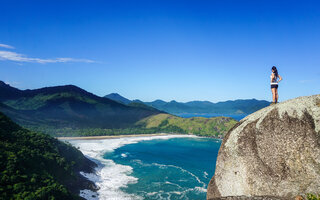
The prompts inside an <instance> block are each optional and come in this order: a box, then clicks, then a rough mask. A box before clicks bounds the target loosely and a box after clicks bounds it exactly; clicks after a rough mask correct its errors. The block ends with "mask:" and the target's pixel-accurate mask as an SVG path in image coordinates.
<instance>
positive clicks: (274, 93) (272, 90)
mask: <svg viewBox="0 0 320 200" xmlns="http://www.w3.org/2000/svg"><path fill="white" fill-rule="evenodd" d="M271 92H272V102H274V103H275V102H276V88H271Z"/></svg>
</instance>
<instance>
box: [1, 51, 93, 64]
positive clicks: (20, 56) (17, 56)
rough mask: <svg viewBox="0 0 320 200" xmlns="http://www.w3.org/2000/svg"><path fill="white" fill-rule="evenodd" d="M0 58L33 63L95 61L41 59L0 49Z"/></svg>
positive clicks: (85, 61)
mask: <svg viewBox="0 0 320 200" xmlns="http://www.w3.org/2000/svg"><path fill="white" fill-rule="evenodd" d="M0 60H10V61H16V62H33V63H41V64H45V63H66V62H84V63H93V62H95V61H93V60H89V59H76V58H53V59H43V58H29V57H27V56H25V55H23V54H18V53H16V52H13V51H0Z"/></svg>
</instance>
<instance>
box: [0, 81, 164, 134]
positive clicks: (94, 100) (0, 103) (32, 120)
mask: <svg viewBox="0 0 320 200" xmlns="http://www.w3.org/2000/svg"><path fill="white" fill-rule="evenodd" d="M0 111H1V112H3V113H4V114H6V115H7V116H9V117H10V118H11V119H13V120H14V121H15V122H17V123H18V124H19V125H22V126H25V127H30V126H32V127H37V126H39V127H42V129H43V128H44V127H49V128H58V129H64V128H73V129H74V128H77V129H87V128H91V129H95V128H98V129H119V128H129V127H131V126H132V125H133V124H134V123H136V122H137V121H139V120H141V119H143V118H145V117H148V116H151V115H155V114H159V113H161V111H159V110H157V109H154V108H152V107H149V106H147V105H144V104H138V103H136V104H133V105H124V104H122V103H118V102H115V101H113V100H110V99H107V98H103V97H98V96H96V95H94V94H92V93H89V92H87V91H85V90H83V89H81V88H79V87H76V86H73V85H66V86H56V87H47V88H41V89H36V90H19V89H17V88H13V87H11V86H10V85H7V84H5V83H3V82H1V81H0Z"/></svg>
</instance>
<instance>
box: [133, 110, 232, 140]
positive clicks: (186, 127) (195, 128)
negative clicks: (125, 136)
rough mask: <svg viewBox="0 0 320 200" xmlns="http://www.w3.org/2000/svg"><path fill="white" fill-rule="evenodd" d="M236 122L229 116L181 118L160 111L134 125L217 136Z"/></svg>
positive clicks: (224, 132)
mask: <svg viewBox="0 0 320 200" xmlns="http://www.w3.org/2000/svg"><path fill="white" fill-rule="evenodd" d="M236 123H237V121H236V120H234V119H232V118H229V117H213V118H204V117H192V118H181V117H177V116H173V115H169V114H164V113H162V114H158V115H154V116H151V117H147V118H145V119H143V120H140V121H139V122H137V123H136V125H137V126H139V127H142V128H146V129H152V128H157V129H158V130H160V131H161V130H167V129H169V130H173V131H174V132H175V130H177V131H178V132H180V133H187V134H194V135H199V136H211V137H217V136H218V135H224V134H226V133H227V132H228V131H229V130H230V129H231V128H232V127H233V126H234V125H235V124H236Z"/></svg>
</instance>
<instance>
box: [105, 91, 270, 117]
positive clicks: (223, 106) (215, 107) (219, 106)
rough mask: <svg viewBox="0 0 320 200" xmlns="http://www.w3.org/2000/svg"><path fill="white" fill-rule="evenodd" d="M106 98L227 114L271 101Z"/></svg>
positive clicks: (187, 111)
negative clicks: (150, 100) (145, 100)
mask: <svg viewBox="0 0 320 200" xmlns="http://www.w3.org/2000/svg"><path fill="white" fill-rule="evenodd" d="M104 97H105V98H108V99H112V100H114V101H117V102H119V103H123V104H125V105H130V104H132V103H135V102H137V103H140V104H142V103H143V104H145V105H148V106H151V107H153V108H155V109H158V110H161V111H164V112H167V113H170V114H173V115H180V114H191V113H192V114H194V113H196V114H208V113H212V114H227V115H236V114H242V115H248V114H251V113H253V112H255V111H257V110H259V109H261V108H264V107H266V106H269V105H270V102H268V101H265V100H256V99H245V100H242V99H241V100H234V101H224V102H218V103H212V102H210V101H190V102H186V103H182V102H177V101H174V100H173V101H170V102H166V101H163V100H155V101H152V102H142V101H140V100H132V101H131V100H129V99H127V98H125V97H123V96H121V95H119V94H117V93H112V94H109V95H106V96H104Z"/></svg>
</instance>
